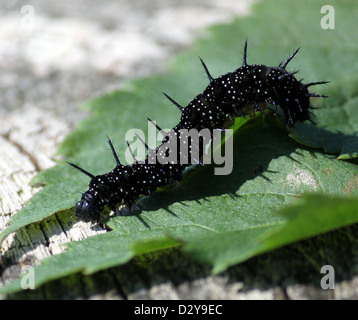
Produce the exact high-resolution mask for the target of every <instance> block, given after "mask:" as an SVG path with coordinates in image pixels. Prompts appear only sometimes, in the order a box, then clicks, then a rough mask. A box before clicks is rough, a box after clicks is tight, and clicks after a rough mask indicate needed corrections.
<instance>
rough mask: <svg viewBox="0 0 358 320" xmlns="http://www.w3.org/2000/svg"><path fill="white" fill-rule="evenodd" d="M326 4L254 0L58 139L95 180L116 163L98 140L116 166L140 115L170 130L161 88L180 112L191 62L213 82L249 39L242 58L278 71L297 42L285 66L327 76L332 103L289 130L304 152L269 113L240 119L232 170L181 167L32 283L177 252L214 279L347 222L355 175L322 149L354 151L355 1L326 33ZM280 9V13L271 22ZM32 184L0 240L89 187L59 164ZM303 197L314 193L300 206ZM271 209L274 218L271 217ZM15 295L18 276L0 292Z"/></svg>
mask: <svg viewBox="0 0 358 320" xmlns="http://www.w3.org/2000/svg"><path fill="white" fill-rule="evenodd" d="M324 4H325V3H324V1H314V2H312V1H295V2H290V4H289V6H288V4H287V1H280V0H277V1H276V0H275V1H274V0H273V1H265V2H263V3H260V4H258V5H257V6H256V7H255V10H254V13H253V14H252V16H251V17H248V18H244V19H239V20H236V21H234V22H233V23H232V24H230V25H224V26H217V27H214V28H211V29H210V33H209V36H208V38H207V39H206V40H201V41H199V42H198V43H197V44H196V45H195V47H194V48H193V49H192V50H191V51H189V52H186V53H184V54H181V55H179V56H178V57H176V58H175V60H174V61H173V62H172V63H171V71H170V73H167V74H163V75H157V76H151V77H148V78H144V79H138V80H134V81H131V82H130V83H128V84H127V85H126V87H125V88H123V89H121V90H118V91H115V92H112V93H109V94H106V95H104V96H101V97H98V98H96V99H93V100H91V101H89V102H87V103H85V104H84V107H85V108H87V109H89V110H90V111H91V113H92V115H91V116H90V117H89V118H88V119H86V120H84V121H83V122H82V123H80V125H79V128H78V129H77V130H76V131H75V132H73V133H72V134H71V135H69V136H68V137H67V138H66V140H65V141H64V142H63V144H62V145H61V146H60V148H59V153H60V154H63V155H64V156H66V159H67V160H68V161H71V162H74V163H77V164H79V165H80V166H81V167H83V168H85V169H86V170H88V171H89V172H92V173H94V174H100V173H103V172H108V171H109V170H111V169H112V168H113V167H114V165H115V163H114V159H113V158H112V155H111V152H110V151H109V148H108V146H107V145H106V136H107V135H108V136H110V137H111V139H112V140H113V142H114V143H115V146H116V149H117V150H119V151H120V152H119V153H120V156H121V158H122V159H123V158H124V157H123V152H124V150H125V149H126V144H125V139H124V138H125V134H126V132H127V130H129V129H131V128H139V129H142V130H143V131H144V132H146V131H147V122H146V117H147V116H149V117H150V118H152V119H153V120H156V121H157V123H158V124H159V125H160V126H161V127H163V128H164V127H168V128H171V127H173V126H174V125H176V124H177V122H178V119H179V112H178V111H177V110H176V109H175V108H174V107H172V106H169V103H168V102H167V101H166V100H165V99H164V98H163V97H162V95H161V91H165V92H167V93H168V94H169V95H171V96H172V97H173V98H174V99H175V100H177V101H179V102H180V103H182V104H183V105H185V104H186V103H187V102H189V101H190V100H191V99H192V98H193V97H194V96H195V95H197V94H198V93H199V92H201V91H202V90H203V89H204V87H205V85H206V84H205V82H204V81H205V80H204V77H205V76H204V73H203V71H202V69H201V66H200V63H198V61H197V59H196V57H197V56H198V55H199V56H201V57H202V58H203V59H204V61H205V62H206V64H207V65H208V67H209V69H210V72H211V73H212V74H213V75H220V74H223V73H225V72H230V71H233V70H234V69H236V68H237V67H238V65H239V64H240V61H241V53H242V51H243V42H244V40H245V38H246V37H247V38H248V43H249V46H248V53H249V63H263V64H266V65H278V63H279V62H280V61H281V60H284V59H285V58H286V57H287V56H288V55H289V54H290V53H291V52H292V51H293V50H294V49H295V48H297V47H301V48H302V50H301V53H300V54H299V55H298V56H297V57H296V58H295V59H294V60H293V61H292V62H291V63H290V66H291V67H292V68H293V69H294V70H295V69H299V70H300V73H299V74H300V75H302V76H303V77H305V79H307V82H309V81H320V80H330V81H331V83H330V84H329V85H327V86H322V87H317V90H318V91H319V93H322V94H329V96H330V97H329V98H328V99H321V100H317V101H315V102H314V104H315V105H317V106H319V107H320V108H319V109H318V110H315V113H316V114H317V122H318V127H314V126H313V125H305V124H302V125H300V126H297V127H295V129H294V131H293V132H291V133H290V135H291V136H292V137H294V139H295V140H296V141H298V142H300V143H302V144H304V145H300V144H299V143H297V142H296V141H294V140H293V139H291V138H290V137H289V136H288V133H287V131H286V130H285V129H281V128H280V127H279V126H277V122H276V120H273V119H272V117H271V115H270V114H268V115H266V117H262V116H261V115H259V116H258V117H255V118H253V119H251V120H248V121H247V120H244V121H242V120H241V119H237V120H238V121H237V123H236V125H235V127H234V129H235V134H234V137H233V140H234V168H233V172H232V173H231V174H230V175H228V176H215V175H214V174H213V170H214V167H213V166H206V167H204V168H202V167H200V168H196V170H189V171H188V172H187V173H186V177H185V179H184V180H183V182H182V184H181V188H180V189H179V190H172V189H164V190H159V191H158V192H156V193H155V194H154V196H153V197H152V198H148V197H144V198H142V199H141V200H140V204H141V206H143V207H144V210H143V211H142V212H141V214H137V215H130V216H117V217H113V218H110V219H109V220H108V225H109V226H110V227H111V228H113V229H114V230H113V231H112V232H109V233H106V234H101V235H98V236H94V237H91V238H88V239H85V240H83V241H81V242H77V243H70V244H68V250H67V251H66V252H64V253H62V254H60V255H57V256H53V257H51V258H49V259H46V260H45V261H43V264H42V265H40V266H39V267H36V269H35V270H36V285H37V286H38V285H40V284H42V283H44V282H46V281H49V280H52V279H56V278H59V277H63V276H65V275H68V274H71V273H74V272H79V271H82V272H85V273H92V272H95V271H98V270H103V269H105V268H108V267H111V266H115V265H119V264H123V263H125V262H127V261H128V260H130V259H131V258H132V257H133V256H135V255H140V254H143V253H146V252H152V251H158V250H162V249H166V248H170V247H174V246H180V245H182V246H183V248H184V250H186V252H188V254H192V255H193V256H194V257H195V258H197V259H200V260H203V261H206V262H208V263H210V264H212V265H213V267H214V269H213V270H214V272H220V271H222V270H224V269H225V268H227V267H228V266H230V265H233V264H235V263H238V262H240V261H244V260H245V259H248V258H249V257H252V256H255V255H257V254H259V253H262V252H266V251H269V250H273V249H275V248H277V247H280V246H282V245H285V244H288V243H291V242H293V241H298V240H300V239H304V238H307V237H310V236H314V235H317V234H320V233H322V232H326V231H328V230H332V229H334V228H339V227H341V226H343V225H346V224H349V223H354V222H356V221H357V220H358V215H357V212H358V211H357V210H356V209H357V200H356V199H355V198H354V199H350V198H349V199H348V198H345V197H347V195H348V196H350V197H353V196H357V193H358V183H357V178H356V177H357V176H358V168H357V166H356V165H355V164H354V163H349V162H344V161H339V160H338V159H337V158H336V157H332V156H329V155H327V154H325V153H324V152H327V153H334V154H337V155H339V157H340V159H343V158H354V157H356V154H357V150H358V148H357V137H356V132H357V127H356V124H357V123H358V121H356V120H357V112H356V108H355V105H356V103H355V102H356V93H357V91H358V83H357V81H356V79H355V75H356V73H357V69H358V62H357V60H356V54H357V48H358V46H357V44H356V42H355V41H353V37H354V30H355V29H356V28H355V26H356V25H357V22H356V20H355V17H352V15H351V12H352V10H353V8H354V1H345V2H339V1H333V2H331V5H333V6H334V8H335V9H336V19H337V21H339V22H340V23H339V27H338V23H337V28H336V29H335V30H323V29H321V27H320V19H321V18H322V15H321V14H320V8H321V7H322V6H323V5H324ZM283 9H285V14H279V15H277V12H280V11H281V10H283ZM298 12H299V14H297V13H298ZM273 17H274V18H273ZM278 57H279V60H278ZM195 75H197V76H195ZM316 111H317V112H316ZM306 146H311V147H314V148H317V149H316V150H313V149H309V148H307V147H306ZM322 150H323V152H322ZM34 182H35V183H38V184H43V185H45V187H44V188H43V190H42V191H41V192H39V193H38V194H36V195H35V197H34V198H33V199H32V200H31V201H30V202H29V204H28V205H27V206H26V207H25V208H24V209H23V210H21V211H20V212H19V213H17V214H16V215H14V216H13V217H12V219H11V224H10V225H9V227H7V228H6V229H5V230H3V232H2V233H1V234H0V241H1V240H2V239H3V238H4V237H5V236H6V235H8V234H9V233H10V232H13V231H16V230H17V229H19V228H21V227H23V226H25V225H27V224H30V223H33V222H36V221H39V220H42V219H45V218H46V217H48V216H50V215H51V214H54V213H58V212H62V211H66V210H68V209H71V208H72V207H73V205H74V203H75V201H76V200H78V191H84V190H86V188H87V186H88V182H89V181H88V177H86V176H84V175H83V174H80V173H78V172H76V171H75V170H74V169H73V168H71V167H69V166H68V165H66V164H63V163H60V164H58V165H56V166H55V167H54V168H52V169H50V170H47V171H45V172H43V173H41V174H40V175H39V176H38V177H37V178H36V179H35V180H34ZM304 192H316V193H317V195H315V196H313V195H312V196H306V197H303V198H302V199H301V200H300V198H301V197H302V194H303V193H304ZM282 208H284V209H282ZM279 210H283V211H282V212H283V214H278V212H279ZM20 288H21V287H20V281H17V282H12V283H10V284H9V285H8V286H6V287H4V288H2V289H0V292H12V291H16V290H19V289H20Z"/></svg>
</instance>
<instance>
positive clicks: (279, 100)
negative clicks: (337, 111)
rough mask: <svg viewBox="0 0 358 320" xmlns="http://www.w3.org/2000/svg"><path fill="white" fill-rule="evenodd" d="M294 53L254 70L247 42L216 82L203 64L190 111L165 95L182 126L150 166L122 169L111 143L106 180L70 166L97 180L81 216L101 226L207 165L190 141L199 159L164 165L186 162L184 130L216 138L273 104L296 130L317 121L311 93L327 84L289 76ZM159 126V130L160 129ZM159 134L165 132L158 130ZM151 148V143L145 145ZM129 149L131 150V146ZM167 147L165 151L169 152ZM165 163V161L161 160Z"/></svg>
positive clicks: (78, 210) (80, 205)
mask: <svg viewBox="0 0 358 320" xmlns="http://www.w3.org/2000/svg"><path fill="white" fill-rule="evenodd" d="M298 51H299V49H297V50H296V51H295V52H293V53H292V54H291V55H290V56H289V58H288V59H287V60H286V61H284V62H282V63H280V64H279V66H277V67H269V66H265V65H255V64H254V65H249V64H247V61H246V56H247V41H245V46H244V55H243V63H242V66H241V67H239V68H238V69H236V70H235V71H233V72H229V73H227V74H224V75H221V76H219V77H218V78H214V77H213V76H212V75H211V74H210V72H209V71H208V68H207V66H206V65H205V63H204V62H203V61H202V60H201V59H200V61H201V63H202V65H203V67H204V70H205V72H206V75H207V77H208V79H209V85H208V86H207V87H206V89H205V90H204V92H203V93H200V94H198V95H197V96H196V97H195V98H194V99H193V100H192V101H191V102H189V104H188V105H187V106H186V107H183V106H181V105H180V104H179V103H177V102H176V101H174V100H173V99H172V98H170V97H169V96H168V95H166V94H164V95H165V96H166V97H167V98H168V99H169V100H170V101H171V102H172V103H173V104H174V105H175V106H176V107H178V109H179V110H180V112H181V118H180V122H179V123H178V124H177V125H176V126H175V127H174V128H173V129H172V130H171V131H170V132H169V133H167V134H166V135H165V137H164V139H163V141H162V143H161V145H160V146H158V147H157V148H156V149H149V148H148V146H147V145H145V146H146V148H147V151H148V152H147V153H148V154H147V157H146V159H145V160H144V161H137V159H136V158H135V157H134V155H133V153H132V156H133V159H134V161H135V162H134V163H133V164H132V165H122V164H121V163H120V161H119V158H118V156H117V154H116V151H115V149H114V147H113V145H112V142H111V141H110V140H109V139H108V142H109V145H110V147H111V150H112V153H113V156H114V158H115V160H116V167H115V168H114V169H113V170H112V171H110V172H108V173H105V174H103V175H97V176H95V175H93V174H91V173H89V172H87V171H86V170H84V169H82V168H80V167H79V166H77V165H75V164H73V163H70V165H71V166H73V167H74V168H76V169H78V170H80V171H81V172H82V173H84V174H86V175H87V176H89V177H90V178H91V181H90V183H89V189H88V190H87V191H86V192H85V193H83V194H82V197H81V200H80V201H79V202H77V204H76V207H75V215H76V217H77V218H79V219H81V220H83V221H98V220H99V217H100V213H101V212H102V211H103V209H104V207H105V205H107V206H108V207H109V208H110V209H112V210H113V211H115V210H116V207H117V205H119V204H125V205H127V206H129V207H130V206H132V205H133V204H134V203H135V201H136V200H137V199H138V198H139V196H140V195H151V194H152V193H153V192H154V191H155V190H156V189H157V188H158V187H161V186H164V185H168V184H174V185H175V184H177V183H178V181H180V180H181V179H182V173H183V171H184V169H185V168H186V167H188V166H190V165H192V164H195V163H199V164H202V163H201V157H202V155H203V152H204V150H203V147H202V146H201V145H200V146H199V147H198V146H194V145H193V144H191V143H190V140H189V142H188V145H189V153H191V152H193V151H194V148H196V149H199V150H196V151H198V154H199V156H198V157H196V158H193V157H191V158H190V160H189V161H177V162H175V161H169V162H168V161H167V162H165V161H163V163H161V161H160V160H161V159H162V160H163V159H167V158H168V156H169V155H170V154H171V153H172V154H173V153H175V154H174V155H176V156H177V157H176V159H180V150H179V149H178V148H171V143H172V145H173V144H174V142H175V143H177V144H179V142H180V141H183V140H182V139H184V138H187V137H186V136H185V137H184V134H183V133H182V132H183V131H184V129H186V130H190V129H196V130H198V131H200V130H202V129H208V130H209V132H211V135H210V137H209V138H212V137H213V134H212V133H213V132H214V130H215V129H222V128H223V127H224V126H225V122H226V120H227V119H228V117H238V116H239V117H244V116H247V115H252V114H254V113H255V112H256V111H262V110H263V109H264V108H266V105H267V104H270V105H272V106H273V107H274V110H275V112H277V110H278V109H277V107H278V106H280V108H281V109H282V111H283V113H284V116H285V120H286V125H287V126H288V127H292V126H293V125H294V124H295V123H296V122H298V121H299V122H302V121H305V120H308V121H311V122H313V121H312V119H311V115H312V112H311V109H314V108H313V107H312V106H311V105H310V98H311V97H325V96H323V95H318V94H315V93H310V92H309V91H308V88H309V87H310V86H313V85H318V84H325V83H327V82H326V81H319V82H311V83H307V84H304V83H302V82H301V81H300V80H297V79H296V78H295V73H296V72H288V71H286V66H287V65H288V63H289V62H290V61H291V60H292V59H293V57H294V56H295V55H296V54H297V52H298ZM156 126H157V125H156ZM157 129H158V130H161V128H160V127H159V126H157ZM143 143H144V144H145V142H144V141H143ZM128 146H129V145H128ZM164 146H165V148H163V147H164ZM155 160H159V161H155Z"/></svg>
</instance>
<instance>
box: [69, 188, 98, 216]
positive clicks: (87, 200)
mask: <svg viewBox="0 0 358 320" xmlns="http://www.w3.org/2000/svg"><path fill="white" fill-rule="evenodd" d="M103 208H104V205H103V203H102V201H101V199H98V196H96V193H94V192H93V190H91V189H90V190H88V191H86V192H85V193H84V194H83V195H82V197H81V200H80V201H78V202H77V203H76V206H75V216H76V217H77V218H78V219H80V220H82V221H85V222H89V221H98V220H99V217H100V213H101V212H102V211H103Z"/></svg>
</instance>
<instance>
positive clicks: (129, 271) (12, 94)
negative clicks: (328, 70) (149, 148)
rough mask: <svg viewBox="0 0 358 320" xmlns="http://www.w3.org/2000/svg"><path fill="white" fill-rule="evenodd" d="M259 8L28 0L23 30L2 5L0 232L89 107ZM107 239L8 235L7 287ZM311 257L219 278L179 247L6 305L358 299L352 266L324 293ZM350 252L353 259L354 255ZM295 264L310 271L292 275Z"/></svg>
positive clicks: (57, 233) (50, 224)
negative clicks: (28, 271) (24, 270)
mask: <svg viewBox="0 0 358 320" xmlns="http://www.w3.org/2000/svg"><path fill="white" fill-rule="evenodd" d="M251 2H252V1H249V0H246V1H236V0H225V1H220V2H218V1H207V0H202V1H199V0H197V1H182V0H180V1H179V0H178V1H175V0H171V1H159V0H158V1H145V0H142V1H139V0H136V1H120V9H121V10H117V6H118V1H114V0H112V1H109V0H108V1H101V2H98V1H94V0H93V1H92V0H91V1H84V0H83V1H76V2H75V3H74V2H73V1H70V0H62V1H60V2H56V3H54V2H49V4H45V3H43V1H40V0H39V1H32V4H31V5H32V6H33V8H34V10H35V23H34V25H33V28H30V27H29V28H27V27H26V23H25V24H21V19H22V17H23V16H22V15H21V11H20V10H21V8H22V6H24V5H26V4H27V3H26V2H24V1H16V2H14V1H10V0H7V1H2V2H1V4H0V12H1V20H0V55H1V59H0V69H1V71H0V196H1V201H0V230H3V229H4V228H5V227H6V224H7V222H8V221H9V218H10V216H12V215H13V214H15V213H16V212H17V211H18V210H19V209H20V208H21V207H22V206H23V205H24V203H25V202H26V201H27V200H28V199H29V198H30V197H31V196H32V195H33V194H34V193H35V192H37V191H38V190H39V188H34V187H31V186H30V184H29V182H30V180H31V178H33V177H34V176H35V175H36V174H37V173H38V172H40V171H42V170H45V169H47V168H49V167H51V166H52V165H54V163H55V161H56V159H58V156H56V148H57V146H58V145H59V143H60V142H61V141H62V140H63V138H64V137H65V136H66V135H67V134H68V133H70V132H71V131H72V130H73V129H74V128H75V125H76V122H77V121H78V120H79V119H82V118H84V117H85V116H86V114H84V112H83V111H80V110H79V109H78V106H79V105H80V104H81V103H82V102H83V101H85V100H87V99H89V98H91V97H94V96H96V95H98V94H100V93H103V92H106V91H110V90H112V89H114V88H118V87H120V85H121V83H122V82H123V80H126V79H129V78H131V77H136V76H142V75H147V74H150V73H154V72H158V71H162V70H163V68H164V64H165V61H167V60H168V59H169V57H170V56H171V55H172V54H173V53H174V52H175V51H177V50H178V49H180V48H184V47H187V46H189V45H190V43H191V42H192V41H193V40H194V39H195V37H197V36H198V35H199V34H200V33H201V32H202V31H201V30H202V29H203V28H204V27H205V26H208V25H211V24H215V23H218V22H225V21H230V20H231V19H232V18H233V17H234V16H238V15H244V14H247V13H248V12H249V9H250V6H251ZM139 8H140V9H139ZM119 43H120V45H119ZM100 232H105V231H103V230H102V229H101V228H99V227H98V228H97V229H96V228H95V229H93V228H90V227H89V226H88V224H86V223H82V222H76V221H75V220H74V219H73V217H62V216H53V217H51V218H49V219H46V220H45V221H43V222H41V223H38V224H34V225H31V226H29V227H26V228H23V229H22V230H20V231H18V232H16V233H14V234H11V235H9V236H8V237H7V238H6V239H5V241H4V242H3V243H2V245H1V247H0V250H1V251H0V253H1V260H0V283H4V282H6V281H8V280H9V279H12V278H13V277H15V276H16V275H17V274H18V273H19V270H20V269H21V266H24V265H34V264H37V263H39V261H41V260H42V259H43V258H45V257H48V256H50V255H53V254H58V253H60V252H61V251H62V250H64V249H63V247H62V246H61V244H63V243H66V242H69V241H76V240H81V239H84V238H86V237H89V236H92V235H94V234H97V233H100ZM353 232H354V230H353V231H352V230H349V231H347V234H352V233H353ZM327 237H328V238H329V237H330V236H327ZM347 241H348V240H347ZM350 241H351V242H353V243H354V242H355V241H356V240H355V239H351V240H350ZM347 245H351V244H350V243H348V244H347ZM303 247H304V245H303ZM292 251H297V256H298V257H297V261H293V262H292V263H293V264H287V265H285V264H284V263H282V262H286V261H287V260H290V259H291V258H290V257H291V256H292ZM303 251H304V250H303ZM303 251H302V245H294V246H290V247H289V248H283V249H281V250H277V251H276V252H275V253H273V254H268V255H264V256H262V257H259V258H256V259H252V260H250V261H249V262H247V263H244V264H242V265H240V266H237V267H234V268H230V269H229V270H228V271H227V272H225V273H223V274H221V275H218V276H212V275H210V270H209V268H208V267H207V266H203V265H200V264H199V263H197V262H194V261H192V260H190V259H189V258H188V257H186V256H185V255H183V254H182V253H181V252H180V251H178V250H171V251H170V252H163V253H161V254H156V255H147V256H145V257H143V258H142V259H135V260H134V261H132V262H130V263H128V264H127V265H125V266H121V267H117V268H112V269H110V270H108V271H105V272H99V273H96V274H94V275H90V276H83V275H80V274H78V275H74V276H71V277H67V278H65V279H62V280H59V281H54V282H51V283H49V284H46V285H44V286H42V287H41V288H38V289H37V290H34V291H26V292H22V293H20V294H17V295H12V296H11V297H10V298H19V297H20V298H37V299H46V298H91V299H106V298H109V299H113V298H118V299H342V298H343V299H353V298H357V297H358V289H357V285H356V284H357V282H358V277H355V276H354V275H355V274H357V272H354V271H352V270H355V271H357V270H356V269H354V268H353V269H352V268H348V269H347V268H345V269H344V270H345V271H344V274H343V276H342V277H341V281H340V282H338V283H337V285H336V289H335V290H334V291H332V290H330V291H325V290H322V289H321V288H320V287H319V280H320V278H321V276H322V275H320V274H319V271H317V268H313V269H314V270H315V272H316V274H313V275H312V270H310V267H307V266H310V264H311V262H312V261H311V260H312V259H308V258H307V254H305V253H303ZM334 252H335V251H334ZM308 256H310V254H308ZM352 256H353V257H355V258H357V256H358V255H357V252H356V251H354V252H353V253H352ZM310 257H311V256H310ZM311 258H312V257H311ZM143 259H144V261H143ZM346 259H350V257H346ZM336 260H339V259H336ZM286 263H287V262H286ZM295 263H296V265H295ZM355 263H357V260H355ZM276 264H277V265H276ZM278 265H279V267H278ZM291 267H293V268H303V269H304V268H306V267H307V268H308V270H306V271H305V270H303V271H302V272H301V273H297V272H296V273H295V275H292V276H291V274H290V271H289V269H290V268H291ZM307 274H308V275H307ZM300 277H301V278H302V279H303V280H300ZM3 298H6V297H3Z"/></svg>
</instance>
